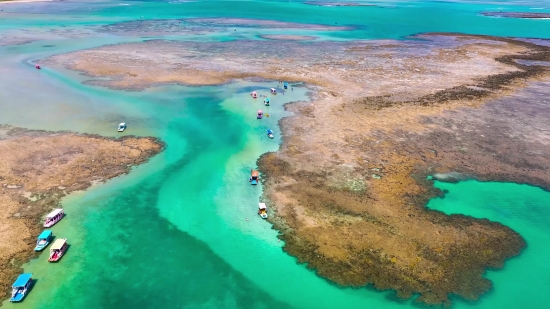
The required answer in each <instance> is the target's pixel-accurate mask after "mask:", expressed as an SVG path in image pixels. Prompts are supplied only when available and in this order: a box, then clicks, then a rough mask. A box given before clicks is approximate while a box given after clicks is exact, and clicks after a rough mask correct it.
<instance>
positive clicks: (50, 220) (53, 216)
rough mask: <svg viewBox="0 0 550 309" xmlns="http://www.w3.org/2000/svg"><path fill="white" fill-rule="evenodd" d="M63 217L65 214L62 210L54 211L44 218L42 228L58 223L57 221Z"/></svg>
mask: <svg viewBox="0 0 550 309" xmlns="http://www.w3.org/2000/svg"><path fill="white" fill-rule="evenodd" d="M64 216H65V213H64V212H63V208H58V209H54V210H53V211H52V212H50V213H49V214H48V215H47V216H46V222H44V227H52V226H53V225H54V224H56V223H57V222H59V220H61V219H63V217H64Z"/></svg>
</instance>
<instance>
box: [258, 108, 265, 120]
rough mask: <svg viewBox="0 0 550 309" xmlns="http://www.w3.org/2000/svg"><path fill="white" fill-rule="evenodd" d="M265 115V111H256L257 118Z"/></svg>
mask: <svg viewBox="0 0 550 309" xmlns="http://www.w3.org/2000/svg"><path fill="white" fill-rule="evenodd" d="M263 117H264V112H263V111H262V110H261V109H259V110H258V112H257V113H256V118H257V119H262V118H263Z"/></svg>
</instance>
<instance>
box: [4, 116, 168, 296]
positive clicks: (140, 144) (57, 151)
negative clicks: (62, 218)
mask: <svg viewBox="0 0 550 309" xmlns="http://www.w3.org/2000/svg"><path fill="white" fill-rule="evenodd" d="M163 147H164V145H163V144H162V143H161V142H159V141H158V140H156V139H153V138H144V137H123V138H119V139H113V138H105V137H101V136H96V135H87V134H75V133H69V132H47V131H30V130H25V129H19V128H12V127H7V126H3V127H0V156H1V157H2V160H1V161H0V192H1V194H0V205H1V206H2V208H1V210H2V216H0V226H1V228H0V285H1V286H2V289H1V290H0V298H2V299H4V298H6V296H7V295H9V291H10V290H11V289H10V287H11V284H12V283H13V280H14V279H15V278H16V277H17V275H19V274H20V273H21V268H20V267H21V265H22V264H23V263H25V262H27V261H28V260H29V259H30V258H32V257H36V255H37V254H36V253H35V252H34V251H33V248H34V246H35V244H36V243H35V242H36V237H37V236H38V234H40V232H41V231H42V229H43V228H42V217H43V216H44V215H45V214H46V213H48V212H49V211H50V210H51V209H53V208H55V207H57V206H58V203H59V201H60V200H61V198H62V197H64V196H65V195H67V194H69V193H70V192H72V191H75V190H83V189H85V188H87V187H89V186H90V185H91V184H92V183H93V182H101V181H104V180H107V179H110V178H113V177H115V176H118V175H121V174H124V173H127V172H128V171H129V170H130V168H131V166H133V165H137V164H140V163H143V162H145V161H146V160H147V159H149V158H150V157H151V156H153V155H155V154H157V153H159V152H160V151H161V150H162V149H163ZM69 220H70V219H69Z"/></svg>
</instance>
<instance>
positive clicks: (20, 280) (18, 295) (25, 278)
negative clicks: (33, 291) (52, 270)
mask: <svg viewBox="0 0 550 309" xmlns="http://www.w3.org/2000/svg"><path fill="white" fill-rule="evenodd" d="M31 285H32V274H21V275H19V277H17V280H15V282H14V283H13V285H12V286H11V287H12V291H11V298H10V301H11V302H19V301H22V300H23V298H25V295H27V292H28V291H29V289H30V288H31Z"/></svg>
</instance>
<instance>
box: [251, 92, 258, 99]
mask: <svg viewBox="0 0 550 309" xmlns="http://www.w3.org/2000/svg"><path fill="white" fill-rule="evenodd" d="M250 95H251V96H252V97H253V98H254V99H255V98H257V97H258V94H257V93H256V91H252V93H251V94H250Z"/></svg>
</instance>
